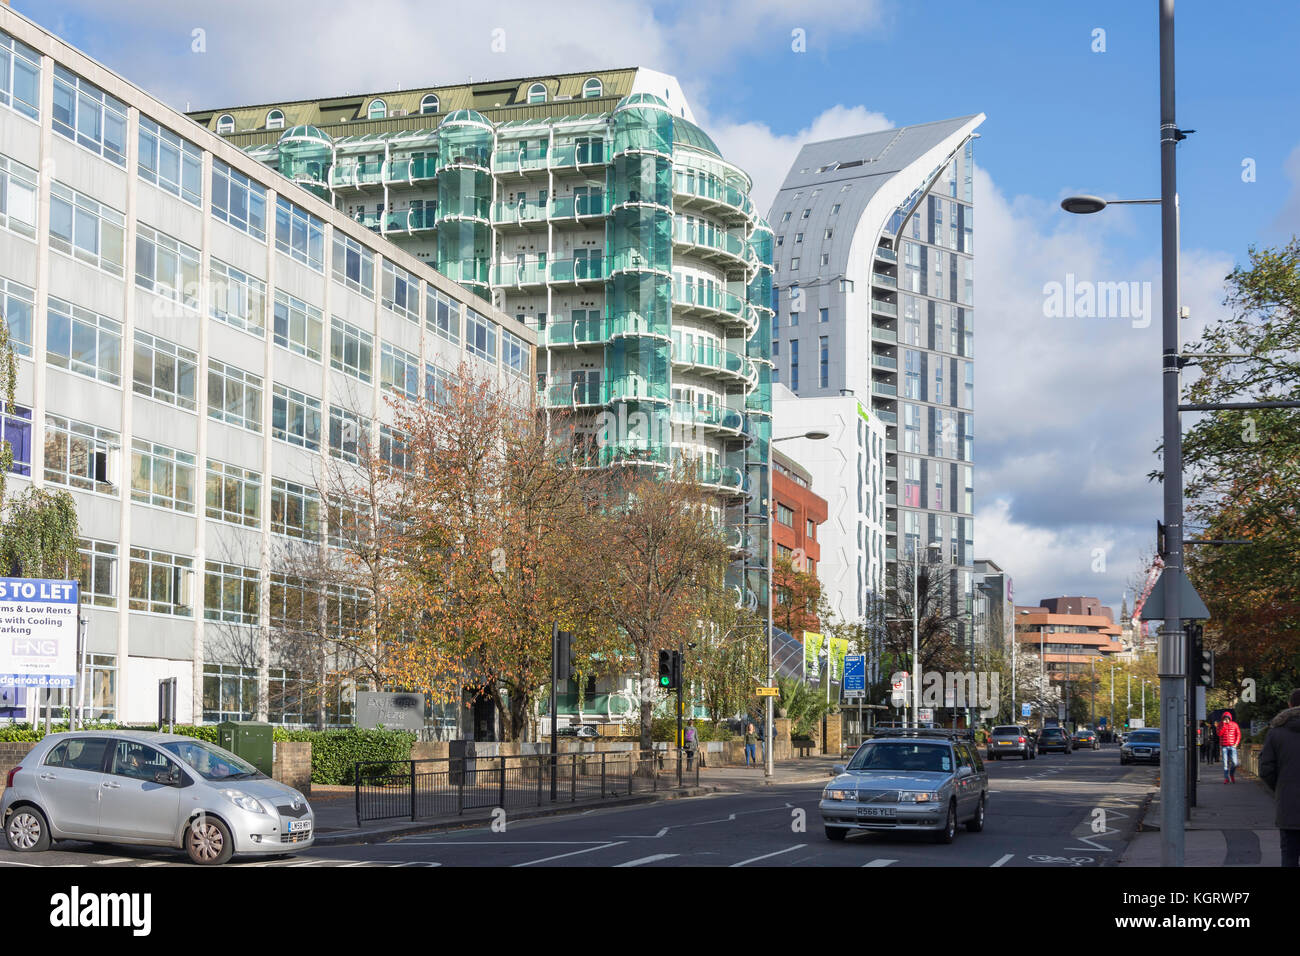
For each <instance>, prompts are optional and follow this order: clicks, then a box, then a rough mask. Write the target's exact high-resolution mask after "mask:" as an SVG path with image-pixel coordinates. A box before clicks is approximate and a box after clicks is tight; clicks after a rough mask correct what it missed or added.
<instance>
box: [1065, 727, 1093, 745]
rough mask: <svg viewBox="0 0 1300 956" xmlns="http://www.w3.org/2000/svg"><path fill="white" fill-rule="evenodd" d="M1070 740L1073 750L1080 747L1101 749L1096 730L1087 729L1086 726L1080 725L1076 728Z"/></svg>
mask: <svg viewBox="0 0 1300 956" xmlns="http://www.w3.org/2000/svg"><path fill="white" fill-rule="evenodd" d="M1070 740H1071V741H1072V742H1073V743H1074V749H1075V750H1078V749H1079V748H1080V747H1088V748H1090V749H1092V750H1100V749H1101V738H1099V737H1098V736H1097V731H1095V730H1089V729H1088V728H1086V727H1080V728H1079V729H1078V730H1076V731H1075V732H1074V736H1072V737H1071V738H1070Z"/></svg>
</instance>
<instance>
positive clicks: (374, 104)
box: [366, 100, 388, 120]
mask: <svg viewBox="0 0 1300 956" xmlns="http://www.w3.org/2000/svg"><path fill="white" fill-rule="evenodd" d="M387 115H388V104H387V103H385V102H384V101H383V100H371V101H370V109H368V110H366V119H372V120H375V119H383V118H384V117H385V116H387Z"/></svg>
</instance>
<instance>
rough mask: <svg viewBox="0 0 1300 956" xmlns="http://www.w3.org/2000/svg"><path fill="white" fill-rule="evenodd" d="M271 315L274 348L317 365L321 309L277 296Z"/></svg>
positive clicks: (319, 348) (288, 296)
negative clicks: (276, 346)
mask: <svg viewBox="0 0 1300 956" xmlns="http://www.w3.org/2000/svg"><path fill="white" fill-rule="evenodd" d="M273 312H274V321H273V323H272V337H273V338H274V340H275V344H276V345H278V346H280V348H282V349H288V350H289V351H290V352H297V353H298V354H299V355H305V356H307V358H309V359H311V360H312V361H314V362H319V361H320V360H321V336H322V328H323V322H322V318H321V311H320V309H317V308H315V307H314V306H310V305H308V304H307V303H306V302H303V301H302V300H301V299H295V298H294V297H293V296H291V295H289V294H288V293H286V292H276V294H275V307H274V309H273Z"/></svg>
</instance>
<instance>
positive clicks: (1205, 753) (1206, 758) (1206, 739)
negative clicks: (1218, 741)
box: [1201, 720, 1214, 763]
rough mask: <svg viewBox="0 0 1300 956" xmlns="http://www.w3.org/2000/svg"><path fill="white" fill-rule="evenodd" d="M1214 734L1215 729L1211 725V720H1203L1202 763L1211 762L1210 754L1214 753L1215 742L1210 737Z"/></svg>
mask: <svg viewBox="0 0 1300 956" xmlns="http://www.w3.org/2000/svg"><path fill="white" fill-rule="evenodd" d="M1213 734H1214V730H1213V728H1212V727H1211V726H1210V722H1209V721H1208V720H1203V721H1201V762H1202V763H1209V762H1210V755H1211V754H1212V753H1213V750H1214V748H1213V744H1212V743H1211V741H1210V738H1211V737H1212V736H1213Z"/></svg>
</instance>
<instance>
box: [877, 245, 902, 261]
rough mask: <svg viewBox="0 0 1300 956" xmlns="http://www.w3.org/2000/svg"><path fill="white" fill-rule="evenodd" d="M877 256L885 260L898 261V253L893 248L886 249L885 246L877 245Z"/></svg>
mask: <svg viewBox="0 0 1300 956" xmlns="http://www.w3.org/2000/svg"><path fill="white" fill-rule="evenodd" d="M876 258H877V259H883V260H884V261H885V262H897V261H898V253H897V252H895V251H894V250H893V249H886V248H885V247H884V246H876Z"/></svg>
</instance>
